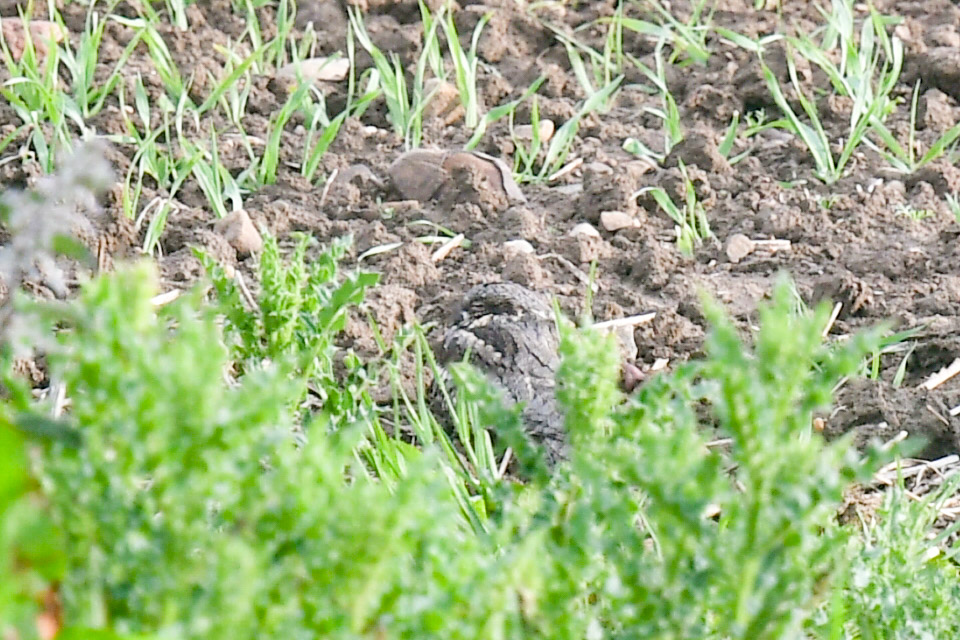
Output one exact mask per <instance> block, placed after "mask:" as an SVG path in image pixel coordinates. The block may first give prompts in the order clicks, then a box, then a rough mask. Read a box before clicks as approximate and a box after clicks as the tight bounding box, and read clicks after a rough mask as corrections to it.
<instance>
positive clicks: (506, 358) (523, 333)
mask: <svg viewBox="0 0 960 640" xmlns="http://www.w3.org/2000/svg"><path fill="white" fill-rule="evenodd" d="M559 343H560V338H559V335H558V332H557V326H556V319H555V316H554V310H553V307H552V306H551V304H550V300H549V299H548V298H547V297H546V296H545V295H543V294H540V293H537V292H534V291H531V290H529V289H527V288H526V287H523V286H521V285H518V284H514V283H491V284H482V285H479V286H476V287H474V288H473V289H471V290H470V291H469V292H468V293H467V295H466V297H465V298H464V300H463V302H462V303H461V304H460V306H459V307H458V309H457V312H456V313H455V315H454V317H453V319H452V322H451V324H450V327H449V328H448V329H447V331H446V333H445V334H444V336H443V342H442V344H441V345H440V346H439V348H438V356H439V358H440V361H441V363H442V364H450V363H453V362H458V361H461V360H463V358H464V356H465V355H467V354H469V362H470V363H471V364H472V365H474V366H475V367H477V368H478V369H479V370H480V371H482V372H483V373H485V374H486V375H487V377H488V378H489V379H490V380H491V381H492V382H493V383H494V384H495V385H496V386H497V387H498V388H500V389H501V390H502V391H503V392H504V393H505V395H506V397H507V399H508V400H510V401H512V402H514V403H522V404H523V412H522V415H523V421H524V428H525V430H526V432H527V434H528V435H529V436H530V438H531V439H532V440H533V441H534V442H535V443H537V444H540V445H542V446H543V448H544V451H545V454H546V458H547V461H548V463H550V464H553V463H555V462H556V461H557V460H559V459H562V458H563V457H565V453H564V452H565V449H566V433H565V430H564V427H563V414H562V413H561V412H560V410H559V408H558V406H557V403H556V400H555V398H554V388H555V386H556V383H555V378H554V376H555V374H556V371H557V366H558V365H559V363H560V360H559V356H558V355H557V348H558V347H559Z"/></svg>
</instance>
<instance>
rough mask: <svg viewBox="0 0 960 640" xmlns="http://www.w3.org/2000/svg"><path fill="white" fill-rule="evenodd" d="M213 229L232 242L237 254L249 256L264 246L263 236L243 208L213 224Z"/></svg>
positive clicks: (231, 244)
mask: <svg viewBox="0 0 960 640" xmlns="http://www.w3.org/2000/svg"><path fill="white" fill-rule="evenodd" d="M213 230H214V231H216V232H217V233H219V234H220V235H221V236H223V237H224V239H226V241H227V242H229V243H230V246H231V247H233V248H234V249H235V250H236V252H237V255H239V256H248V255H250V254H252V253H257V252H258V251H260V249H262V248H263V238H261V237H260V232H259V231H257V228H256V227H255V226H253V221H252V220H250V216H249V215H248V214H247V212H246V211H244V210H243V209H239V210H237V211H233V212H231V213H228V214H227V215H226V217H224V218H223V219H221V220H217V222H216V223H215V224H214V225H213Z"/></svg>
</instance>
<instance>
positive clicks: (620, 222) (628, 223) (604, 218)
mask: <svg viewBox="0 0 960 640" xmlns="http://www.w3.org/2000/svg"><path fill="white" fill-rule="evenodd" d="M600 226H601V227H603V228H604V229H606V230H607V231H610V232H614V231H619V230H621V229H629V228H631V227H638V226H640V223H639V222H637V219H636V218H634V217H633V216H632V215H630V214H629V213H626V212H624V211H601V212H600Z"/></svg>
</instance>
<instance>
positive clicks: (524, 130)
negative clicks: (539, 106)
mask: <svg viewBox="0 0 960 640" xmlns="http://www.w3.org/2000/svg"><path fill="white" fill-rule="evenodd" d="M539 129H540V142H549V141H550V138H552V137H553V132H554V131H555V130H556V125H554V124H553V120H549V119H547V118H544V119H543V120H541V121H540V126H539ZM513 135H514V136H516V138H517V139H518V140H533V125H532V124H521V125H520V126H517V127H514V128H513Z"/></svg>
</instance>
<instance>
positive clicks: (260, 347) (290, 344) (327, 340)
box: [199, 235, 379, 413]
mask: <svg viewBox="0 0 960 640" xmlns="http://www.w3.org/2000/svg"><path fill="white" fill-rule="evenodd" d="M313 244H314V241H313V239H312V238H311V237H310V236H307V235H301V236H300V237H299V239H298V240H297V244H296V246H295V247H294V249H293V252H292V253H291V254H290V256H288V257H287V258H283V257H281V255H280V249H279V247H278V245H277V240H276V238H274V237H272V236H269V235H268V236H266V238H265V240H264V247H263V252H262V253H261V255H260V273H259V275H260V287H261V290H260V295H259V297H258V298H257V299H256V301H255V302H256V305H255V306H253V308H249V307H250V302H251V301H250V300H248V299H246V297H245V294H244V292H243V289H242V288H241V287H240V286H239V285H238V284H237V283H236V282H235V281H234V280H233V279H232V278H230V277H228V276H227V275H226V273H225V272H224V270H223V269H222V268H221V267H219V266H218V265H217V264H216V263H215V262H214V261H213V260H212V259H211V258H209V257H208V256H206V255H204V254H203V253H202V252H201V253H199V255H200V258H201V260H202V261H203V262H204V265H205V267H206V269H207V271H208V273H209V274H210V276H211V278H212V280H213V285H214V289H215V291H216V293H217V297H218V299H219V302H220V305H221V308H222V310H223V313H224V315H225V318H226V327H225V332H226V337H227V343H228V345H229V346H230V350H231V354H232V356H233V359H234V360H235V362H236V366H237V367H238V368H239V370H240V371H247V370H251V369H256V368H258V367H259V366H260V364H261V363H262V362H264V361H274V362H286V363H289V364H290V366H292V367H294V369H295V371H297V373H298V375H300V376H302V377H303V378H304V379H305V380H308V381H309V382H310V383H311V384H312V385H313V388H314V389H315V391H316V392H317V393H319V394H320V395H321V400H323V401H324V402H326V401H327V400H328V399H329V398H328V397H326V396H327V395H328V394H330V395H332V396H334V400H333V405H332V406H338V407H341V405H340V404H338V403H337V402H336V398H338V397H339V396H340V393H339V392H338V390H337V389H338V383H337V380H336V377H335V375H334V359H333V355H334V351H335V344H334V339H335V338H336V336H337V335H338V334H339V333H340V332H341V331H342V330H343V327H344V323H345V322H346V318H347V312H348V311H349V309H350V308H351V307H352V306H353V305H356V304H358V303H359V302H361V301H362V300H363V296H364V293H365V291H366V289H368V288H369V287H372V286H373V285H375V284H376V283H377V280H378V279H379V276H377V275H376V274H373V273H364V272H360V273H352V274H349V275H347V276H346V277H344V278H342V279H341V275H340V272H339V268H338V263H339V261H340V260H341V259H342V258H343V256H344V254H345V253H346V251H347V249H348V248H349V246H350V240H349V238H348V239H344V240H338V241H335V242H333V243H332V244H331V245H330V246H329V247H328V248H327V249H326V250H325V251H323V252H321V253H320V255H319V256H317V257H316V258H313V259H312V260H311V261H310V262H309V264H308V262H307V257H306V256H307V250H308V249H309V248H311V247H312V246H313ZM341 280H342V281H341ZM340 412H341V413H342V412H343V410H342V407H341V411H340Z"/></svg>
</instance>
